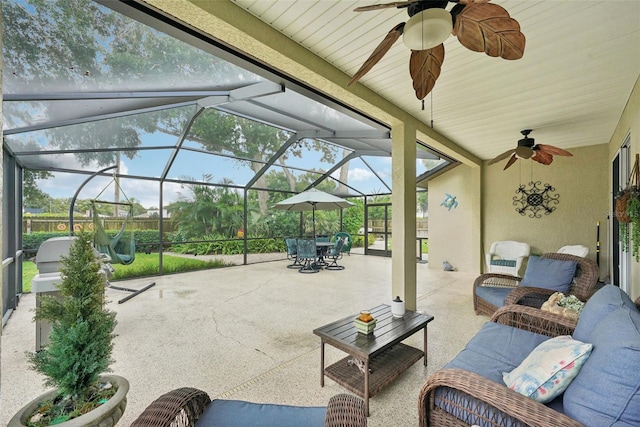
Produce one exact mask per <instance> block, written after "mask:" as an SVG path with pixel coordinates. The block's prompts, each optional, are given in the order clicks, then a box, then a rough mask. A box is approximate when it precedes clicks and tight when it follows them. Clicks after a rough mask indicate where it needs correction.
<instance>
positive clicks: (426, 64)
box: [409, 44, 444, 99]
mask: <svg viewBox="0 0 640 427" xmlns="http://www.w3.org/2000/svg"><path fill="white" fill-rule="evenodd" d="M443 62H444V45H443V44H440V45H438V46H436V47H434V48H432V49H426V50H412V51H411V59H410V60H409V74H411V78H412V79H413V89H414V90H415V91H416V97H417V98H418V99H423V98H424V97H425V96H427V94H428V93H429V92H431V90H432V89H433V87H434V86H435V84H436V80H438V77H440V69H441V68H442V63H443Z"/></svg>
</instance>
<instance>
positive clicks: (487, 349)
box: [435, 322, 557, 426]
mask: <svg viewBox="0 0 640 427" xmlns="http://www.w3.org/2000/svg"><path fill="white" fill-rule="evenodd" d="M548 339H549V337H548V336H546V335H540V334H535V333H533V332H529V331H525V330H522V329H518V328H513V327H511V326H506V325H501V324H499V323H494V322H487V323H485V324H484V325H483V326H482V328H481V329H480V331H478V333H477V334H476V335H475V336H474V337H473V338H471V340H470V341H469V342H468V343H467V345H466V347H465V348H464V349H463V350H462V351H461V352H460V353H458V355H457V356H456V357H455V358H454V359H453V360H452V361H451V362H449V363H448V364H447V365H446V366H445V368H457V369H463V370H465V371H470V372H474V373H476V374H478V375H480V376H482V377H484V378H487V379H489V380H491V381H493V382H496V383H498V384H501V385H502V386H504V381H503V379H502V373H503V372H510V371H512V370H513V369H515V368H516V367H517V366H518V365H520V363H521V362H522V361H523V360H524V359H525V358H526V357H527V356H528V355H529V353H531V351H533V349H534V348H536V347H537V346H538V344H540V343H542V342H544V341H546V340H548ZM505 387H506V386H505ZM471 399H473V398H471V397H470V396H468V395H466V394H464V393H462V392H459V391H457V390H452V389H450V388H447V387H439V388H438V389H437V390H436V393H435V404H436V405H437V406H439V407H440V408H442V409H444V410H445V411H447V412H449V413H451V414H453V415H455V416H456V417H457V418H459V419H461V420H463V421H464V422H465V423H467V424H469V425H479V426H486V425H492V424H488V423H487V421H486V420H487V419H490V420H500V425H504V426H521V425H523V424H522V423H518V422H517V420H515V419H511V418H510V417H509V416H507V415H505V414H501V413H498V412H497V411H496V409H495V408H493V407H492V406H486V408H484V410H478V409H477V406H478V405H483V403H482V402H479V401H478V402H474V403H473V404H472V403H470V402H471ZM447 402H455V403H454V404H451V405H449V404H448V403H447ZM556 403H557V402H556ZM469 406H472V407H475V408H476V410H475V411H474V412H478V413H483V414H484V415H483V417H478V416H477V415H475V414H474V413H473V412H467V411H464V409H463V408H465V407H469Z"/></svg>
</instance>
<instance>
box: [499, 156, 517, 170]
mask: <svg viewBox="0 0 640 427" xmlns="http://www.w3.org/2000/svg"><path fill="white" fill-rule="evenodd" d="M516 160H518V157H516V155H515V154H514V155H512V156H511V158H510V159H509V161H508V162H507V164H506V165H504V169H502V170H503V171H506V170H507V168H508V167H509V166H511V165H512V164H514V163H515V162H516Z"/></svg>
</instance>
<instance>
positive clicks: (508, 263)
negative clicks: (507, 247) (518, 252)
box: [491, 259, 516, 267]
mask: <svg viewBox="0 0 640 427" xmlns="http://www.w3.org/2000/svg"><path fill="white" fill-rule="evenodd" d="M491 265H499V266H502V267H515V266H516V260H515V259H492V260H491Z"/></svg>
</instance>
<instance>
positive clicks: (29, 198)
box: [22, 170, 52, 212]
mask: <svg viewBox="0 0 640 427" xmlns="http://www.w3.org/2000/svg"><path fill="white" fill-rule="evenodd" d="M51 176H52V175H51V173H50V172H47V171H31V170H25V171H24V174H23V182H22V191H23V199H24V202H23V203H24V207H25V208H43V209H44V210H45V211H46V212H50V208H51V203H50V202H51V201H52V198H51V196H49V195H48V194H47V193H45V192H44V191H42V190H41V189H39V188H38V185H37V183H36V180H37V179H47V178H50V177H51Z"/></svg>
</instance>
